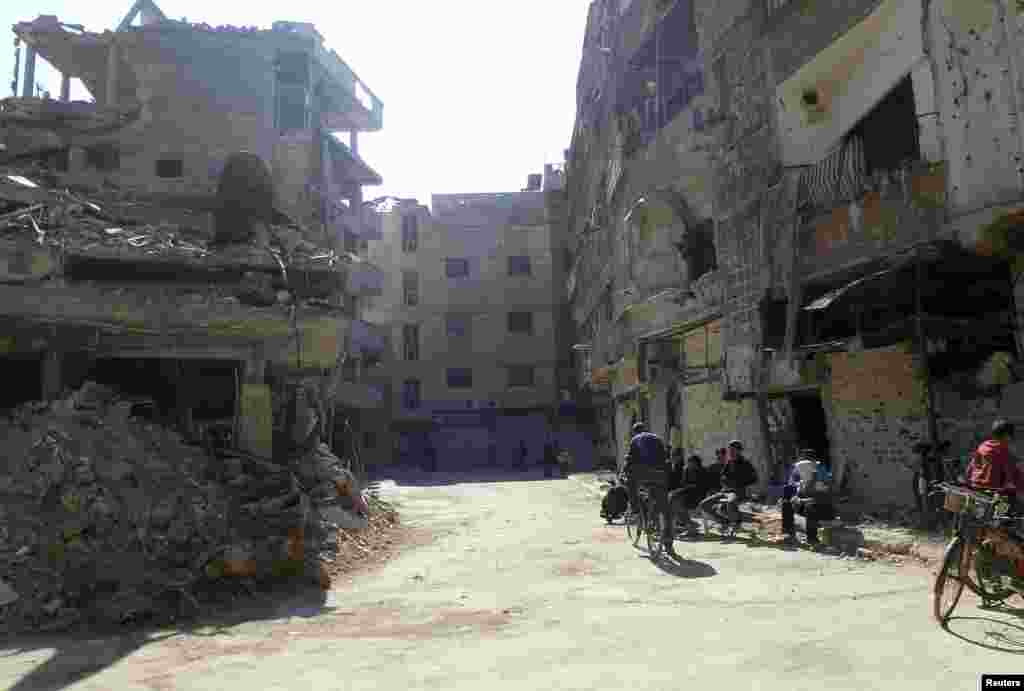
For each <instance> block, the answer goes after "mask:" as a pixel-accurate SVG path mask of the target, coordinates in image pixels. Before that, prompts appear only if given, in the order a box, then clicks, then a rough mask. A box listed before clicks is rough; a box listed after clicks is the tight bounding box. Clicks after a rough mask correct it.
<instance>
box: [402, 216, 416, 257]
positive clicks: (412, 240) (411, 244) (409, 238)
mask: <svg viewBox="0 0 1024 691" xmlns="http://www.w3.org/2000/svg"><path fill="white" fill-rule="evenodd" d="M417 247H419V218H418V217H417V216H416V215H415V214H410V215H408V216H402V251H403V252H407V253H408V252H415V251H416V249H417Z"/></svg>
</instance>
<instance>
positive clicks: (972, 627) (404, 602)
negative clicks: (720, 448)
mask: <svg viewBox="0 0 1024 691" xmlns="http://www.w3.org/2000/svg"><path fill="white" fill-rule="evenodd" d="M451 479H452V480H453V482H452V483H451V484H443V485H439V486H434V487H407V486H395V485H393V484H390V483H386V484H385V486H384V490H383V492H384V494H385V495H386V496H387V498H389V499H391V500H393V501H395V502H396V503H397V504H398V505H399V508H400V510H401V511H402V515H403V520H404V521H405V522H406V523H407V524H410V525H412V526H415V527H417V528H421V529H429V530H430V531H431V533H432V535H433V539H432V540H430V541H429V542H428V541H426V540H421V543H423V544H420V545H419V546H415V547H412V548H410V549H408V550H407V551H406V552H404V553H403V555H402V556H401V557H399V558H397V559H396V560H394V561H392V562H391V563H389V564H388V565H386V566H385V567H383V568H382V569H380V570H377V571H374V572H371V573H368V574H364V575H361V576H358V577H356V579H355V581H354V582H353V583H351V584H345V585H341V586H339V587H338V589H337V590H336V591H335V592H334V593H333V594H332V596H333V597H332V599H333V600H334V602H335V603H336V606H335V607H333V608H326V609H323V610H318V609H317V608H305V609H303V608H301V607H298V606H297V605H295V604H292V605H290V606H289V607H290V609H289V607H285V606H281V607H280V608H279V611H278V615H277V617H276V618H267V617H262V618H260V619H258V620H254V621H249V622H246V623H242V624H237V625H232V626H220V627H217V626H205V627H201V628H199V629H197V630H196V631H194V632H192V633H189V634H182V633H175V632H163V633H156V634H151V635H150V637H149V639H147V640H141V639H140V638H139V637H135V636H125V637H123V638H121V639H96V640H91V641H82V640H78V641H69V640H57V641H50V642H45V643H41V642H40V641H38V640H31V641H19V642H14V643H12V644H10V645H6V644H5V645H4V646H3V649H2V650H0V687H2V688H15V689H18V690H19V691H20V690H22V689H24V690H27V689H46V688H72V689H76V690H84V689H97V690H98V689H119V690H128V689H145V690H147V691H153V690H155V691H163V690H164V689H209V690H211V691H213V690H217V691H230V690H233V689H244V690H245V691H254V690H256V689H322V690H326V689H473V691H478V690H479V689H481V688H488V689H545V690H546V689H626V688H628V689H679V688H686V687H687V686H688V685H689V684H690V683H693V682H696V683H699V684H701V685H702V686H703V687H705V688H710V687H711V686H710V685H715V687H718V688H726V689H762V688H763V689H780V690H782V689H785V690H786V691H793V690H795V689H822V688H828V689H830V690H837V689H851V690H853V689H891V688H896V687H897V686H898V688H901V689H922V690H924V689H928V690H929V691H931V690H932V689H937V688H941V689H951V690H952V689H972V688H977V684H978V679H979V675H980V674H982V673H983V672H984V673H993V672H1010V671H1014V670H1016V671H1019V670H1020V669H1021V666H1022V664H1024V658H1022V657H1021V655H1022V654H1024V625H1022V622H1021V621H1020V620H1019V619H1015V618H1013V617H1010V616H1009V615H1005V614H989V613H983V612H980V611H979V610H977V609H976V608H975V607H974V606H973V605H970V604H967V605H961V608H960V610H958V615H959V616H960V617H968V618H961V619H958V620H956V621H954V622H953V624H952V628H953V630H954V631H955V632H956V633H957V634H959V635H960V636H961V637H957V636H954V635H951V634H950V633H946V632H943V631H942V630H941V629H939V627H938V626H936V624H935V622H934V621H933V620H932V619H931V615H930V590H929V588H930V580H929V574H928V573H927V571H925V570H924V569H920V568H917V567H913V566H905V567H898V566H890V565H882V564H878V563H868V562H861V561H851V560H847V559H840V558H837V557H830V556H824V555H819V554H813V553H809V552H806V551H795V550H793V551H787V550H783V549H779V548H777V547H774V546H760V547H753V546H750V545H749V544H747V543H745V542H743V541H737V542H735V543H726V544H723V543H720V542H718V541H713V540H708V541H705V542H700V543H695V544H691V543H679V545H678V550H679V552H680V553H681V554H682V555H684V556H685V557H687V558H688V560H687V561H686V562H684V563H682V564H680V565H675V566H671V565H660V566H659V565H657V564H654V563H652V562H651V561H650V560H648V559H647V558H646V557H645V556H644V555H643V553H642V552H638V551H637V550H635V549H634V548H633V547H632V546H630V545H629V544H627V542H626V540H625V536H624V534H623V529H622V528H621V527H618V526H614V527H604V526H603V522H602V521H601V520H600V519H599V518H598V515H597V513H598V510H597V509H598V507H597V500H596V498H595V497H594V495H593V493H592V490H590V489H589V488H587V487H586V486H584V485H582V484H580V483H578V482H576V481H574V480H568V481H555V480H548V481H544V480H539V479H534V480H526V481H524V480H518V481H516V479H514V478H513V479H512V480H510V481H504V482H477V483H473V484H460V483H457V482H454V480H455V479H457V478H451ZM420 532H421V533H422V532H423V531H420ZM329 604H330V603H329ZM289 614H290V615H291V616H289ZM965 639H968V640H965ZM970 641H974V642H975V643H972V642H970ZM979 644H984V645H987V646H991V647H994V648H1002V650H1001V651H999V650H993V649H989V648H986V647H982V645H979ZM68 684H70V685H68Z"/></svg>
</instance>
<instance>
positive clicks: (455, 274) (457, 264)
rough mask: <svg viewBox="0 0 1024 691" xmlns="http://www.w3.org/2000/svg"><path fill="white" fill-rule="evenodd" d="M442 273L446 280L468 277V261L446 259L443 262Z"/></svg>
mask: <svg viewBox="0 0 1024 691" xmlns="http://www.w3.org/2000/svg"><path fill="white" fill-rule="evenodd" d="M444 273H445V275H446V276H447V277H448V278H460V277H463V276H468V275H469V260H468V259H461V258H458V259H453V258H448V259H445V260H444Z"/></svg>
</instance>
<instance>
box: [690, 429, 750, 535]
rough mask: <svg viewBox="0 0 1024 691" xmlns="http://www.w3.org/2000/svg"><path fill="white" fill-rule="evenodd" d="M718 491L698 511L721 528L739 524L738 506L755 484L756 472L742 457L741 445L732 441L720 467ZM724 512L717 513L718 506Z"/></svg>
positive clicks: (702, 503)
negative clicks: (723, 507) (723, 508)
mask: <svg viewBox="0 0 1024 691" xmlns="http://www.w3.org/2000/svg"><path fill="white" fill-rule="evenodd" d="M719 477H720V491H718V492H715V493H714V494H712V495H711V496H710V497H708V498H706V499H704V500H703V501H701V503H700V509H701V511H703V512H704V513H705V514H707V515H708V516H711V517H712V518H714V519H715V520H716V521H717V522H718V524H719V525H720V526H721V527H723V528H724V527H726V526H728V525H730V524H732V525H737V524H739V522H740V504H741V503H742V502H743V501H745V500H746V498H747V489H748V488H749V487H750V486H751V485H755V484H757V470H756V469H755V468H754V465H753V464H752V463H751V462H750V461H748V460H747V459H746V457H744V455H743V443H742V442H741V441H739V440H736V439H734V440H733V441H731V442H729V446H728V447H727V448H726V456H725V463H723V464H722V465H721V474H720V475H719ZM720 504H724V505H725V511H724V512H719V508H718V507H719V505H720Z"/></svg>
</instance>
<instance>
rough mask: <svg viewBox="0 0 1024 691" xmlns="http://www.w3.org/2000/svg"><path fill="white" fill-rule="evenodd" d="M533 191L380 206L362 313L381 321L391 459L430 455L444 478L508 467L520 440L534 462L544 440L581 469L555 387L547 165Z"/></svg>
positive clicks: (557, 208) (552, 214) (580, 437)
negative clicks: (380, 282)
mask: <svg viewBox="0 0 1024 691" xmlns="http://www.w3.org/2000/svg"><path fill="white" fill-rule="evenodd" d="M542 179H546V182H547V185H546V189H545V188H544V183H543V182H542ZM531 183H532V184H531V185H529V186H528V189H526V190H524V191H522V192H513V193H507V194H445V195H434V196H433V199H432V211H433V213H431V210H428V209H427V208H426V207H425V206H421V205H418V204H417V203H416V202H415V201H414V200H385V201H386V203H387V209H388V210H387V212H386V214H385V217H384V230H383V234H382V240H381V241H380V242H371V249H370V252H371V254H370V256H371V259H372V260H373V261H374V263H375V264H378V265H380V266H382V267H388V269H387V273H388V275H389V277H390V281H389V286H388V287H387V288H386V289H385V291H384V295H382V296H381V297H380V298H377V299H374V300H373V302H372V303H371V305H370V307H369V309H370V310H371V312H370V313H369V314H370V315H372V318H373V319H375V320H385V319H386V320H388V321H390V322H391V324H392V332H391V336H392V343H393V344H394V348H395V350H394V352H393V353H392V355H393V357H394V358H395V362H394V370H393V389H392V397H393V398H392V400H393V415H394V420H395V430H396V434H395V437H396V441H397V442H398V445H399V447H398V449H397V454H396V455H397V457H398V458H397V460H399V461H401V460H403V459H405V460H406V461H410V460H417V459H421V458H423V457H424V450H425V448H426V447H428V446H430V445H432V446H433V447H434V449H435V450H436V451H437V458H438V459H439V462H440V463H441V464H442V466H443V467H445V468H447V469H459V468H469V467H473V466H492V467H496V466H499V467H515V466H517V465H518V464H519V463H520V443H521V442H522V443H525V444H526V447H527V459H528V461H529V462H530V463H531V464H532V463H537V462H538V461H539V460H540V459H541V458H542V456H543V449H544V444H545V443H546V442H548V441H549V440H554V441H557V442H559V443H560V444H561V445H562V446H563V447H566V448H568V449H569V450H570V451H571V452H572V453H573V455H574V456H575V457H576V459H577V461H578V462H579V463H581V464H589V463H590V462H591V457H592V452H591V450H590V448H588V447H589V444H588V443H587V435H585V434H583V433H582V432H580V431H579V429H577V420H576V416H575V409H574V407H573V405H572V402H571V401H565V402H564V403H565V405H562V403H563V396H562V390H563V389H564V388H566V387H564V385H563V386H560V381H559V377H560V376H564V373H565V372H564V367H560V365H561V364H562V363H560V362H559V353H567V352H568V350H567V347H566V345H567V333H566V328H565V327H566V324H565V306H566V301H565V298H564V272H565V266H564V265H565V261H564V256H565V255H564V251H563V250H562V247H561V245H560V244H559V243H562V242H563V241H564V240H563V238H564V237H565V234H564V232H563V231H562V228H563V227H564V211H563V207H562V206H561V205H559V203H558V202H559V200H560V199H561V198H562V196H563V192H562V187H561V181H560V171H556V170H555V169H554V168H553V167H552V166H549V167H548V169H547V174H546V176H543V177H542V176H541V175H537V176H531ZM560 344H566V345H563V346H562V347H559V345H560Z"/></svg>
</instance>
